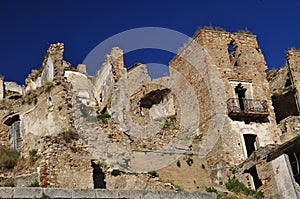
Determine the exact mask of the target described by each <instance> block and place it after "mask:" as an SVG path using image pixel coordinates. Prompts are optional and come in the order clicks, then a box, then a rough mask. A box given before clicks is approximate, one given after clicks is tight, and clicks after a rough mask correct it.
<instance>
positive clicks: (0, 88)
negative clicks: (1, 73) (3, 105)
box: [0, 77, 4, 100]
mask: <svg viewBox="0 0 300 199" xmlns="http://www.w3.org/2000/svg"><path fill="white" fill-rule="evenodd" d="M3 98H4V81H3V77H0V100H3Z"/></svg>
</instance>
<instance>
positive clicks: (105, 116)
mask: <svg viewBox="0 0 300 199" xmlns="http://www.w3.org/2000/svg"><path fill="white" fill-rule="evenodd" d="M97 118H98V120H101V122H102V123H103V124H107V123H108V122H107V120H108V119H109V118H111V116H110V114H108V113H103V114H100V115H98V116H97Z"/></svg>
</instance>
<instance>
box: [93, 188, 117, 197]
mask: <svg viewBox="0 0 300 199" xmlns="http://www.w3.org/2000/svg"><path fill="white" fill-rule="evenodd" d="M118 197H119V196H118V190H109V189H96V198H118Z"/></svg>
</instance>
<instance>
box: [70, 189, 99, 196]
mask: <svg viewBox="0 0 300 199" xmlns="http://www.w3.org/2000/svg"><path fill="white" fill-rule="evenodd" d="M72 198H96V190H93V189H74V190H73V191H72Z"/></svg>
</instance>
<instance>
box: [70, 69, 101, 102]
mask: <svg viewBox="0 0 300 199" xmlns="http://www.w3.org/2000/svg"><path fill="white" fill-rule="evenodd" d="M65 77H66V78H67V81H69V82H70V83H71V84H72V88H73V94H74V95H76V97H77V98H78V99H79V100H80V101H81V102H82V103H84V104H85V105H87V106H95V105H96V101H95V99H94V94H93V93H92V88H93V84H92V81H91V80H90V79H89V78H88V76H87V75H85V74H83V73H80V72H76V71H65Z"/></svg>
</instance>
